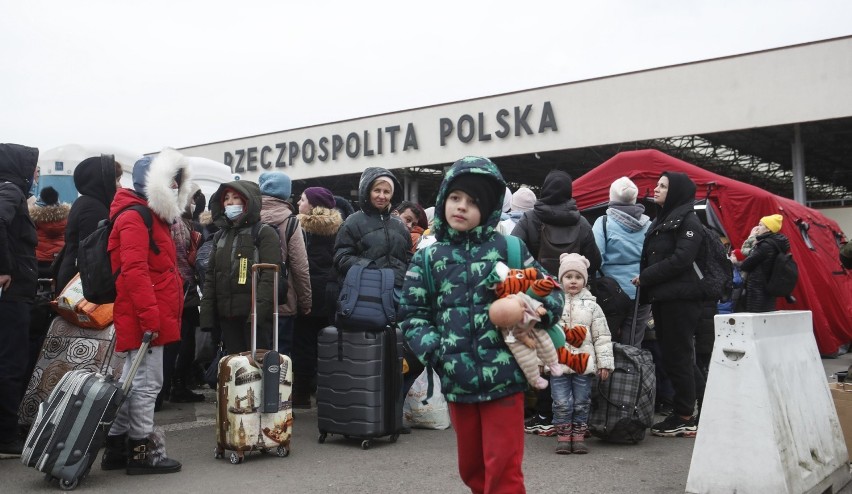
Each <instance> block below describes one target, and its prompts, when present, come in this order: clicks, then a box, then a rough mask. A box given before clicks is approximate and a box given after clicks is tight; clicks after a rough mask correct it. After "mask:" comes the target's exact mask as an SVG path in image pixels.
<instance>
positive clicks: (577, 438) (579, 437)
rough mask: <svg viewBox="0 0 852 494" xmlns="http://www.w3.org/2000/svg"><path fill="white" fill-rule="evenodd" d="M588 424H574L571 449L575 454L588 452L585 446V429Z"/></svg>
mask: <svg viewBox="0 0 852 494" xmlns="http://www.w3.org/2000/svg"><path fill="white" fill-rule="evenodd" d="M588 428H589V424H574V431H573V432H572V433H571V439H572V440H573V441H572V443H571V451H572V452H573V453H574V454H575V455H584V454H586V453H588V452H589V447H588V446H586V430H588Z"/></svg>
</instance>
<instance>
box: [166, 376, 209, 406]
mask: <svg viewBox="0 0 852 494" xmlns="http://www.w3.org/2000/svg"><path fill="white" fill-rule="evenodd" d="M169 401H171V402H172V403H200V402H202V401H204V395H203V394H199V393H194V392H193V391H192V390H191V389H189V388H188V387H187V386H186V382H185V381H184V380H183V379H182V378H180V377H175V378H174V379H172V391H171V393H169Z"/></svg>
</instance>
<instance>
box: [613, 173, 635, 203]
mask: <svg viewBox="0 0 852 494" xmlns="http://www.w3.org/2000/svg"><path fill="white" fill-rule="evenodd" d="M637 195H639V189H638V188H637V187H636V184H634V183H633V181H632V180H630V179H629V178H627V177H621V178H619V179H618V180H616V181H615V182H613V183H612V185H611V186H610V187H609V202H618V203H621V204H636V196H637Z"/></svg>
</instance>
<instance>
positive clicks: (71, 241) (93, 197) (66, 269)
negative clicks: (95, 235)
mask: <svg viewBox="0 0 852 494" xmlns="http://www.w3.org/2000/svg"><path fill="white" fill-rule="evenodd" d="M121 173H122V171H121V165H120V164H119V163H117V162H116V161H115V159H114V158H113V157H112V155H106V154H102V155H100V156H97V157H92V158H86V159H84V160H83V161H81V162H80V164H79V165H77V168H75V169H74V186H75V187H76V188H77V192H79V193H80V197H78V198H77V199H76V200H75V201H74V204H73V205H72V206H71V213H70V214H69V215H68V224H67V225H66V226H65V252H64V254H62V260H61V261H60V264H59V270H58V272H57V275H56V290H57V292H59V291H61V290H62V289H63V288H65V285H67V284H68V282H69V281H71V278H73V277H74V275H75V274H77V249H78V247H79V245H80V241H81V240H83V239H84V238H86V237H87V236H89V234H91V233H92V232H94V231H95V229H96V228H97V227H98V223H100V222H101V220H105V219H107V218H108V217H109V205H110V204H111V203H112V198H113V196H115V191H116V190H118V189H119V188H121V184H120V183H119V181H120V180H121Z"/></svg>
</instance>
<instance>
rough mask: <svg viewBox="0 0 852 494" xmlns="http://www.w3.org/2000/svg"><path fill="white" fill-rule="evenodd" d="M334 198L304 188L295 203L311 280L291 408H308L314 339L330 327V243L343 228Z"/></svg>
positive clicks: (296, 339) (299, 323)
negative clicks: (328, 288)
mask: <svg viewBox="0 0 852 494" xmlns="http://www.w3.org/2000/svg"><path fill="white" fill-rule="evenodd" d="M336 207H337V206H336V204H335V198H334V196H333V195H332V193H331V191H329V190H328V189H326V188H324V187H308V188H307V189H305V191H304V192H303V193H302V197H301V199H299V224H300V225H302V230H303V231H304V232H305V247H306V249H307V251H308V272H310V276H311V302H312V303H311V312H310V314H299V315H298V316H297V319H296V328H298V329H297V330H296V331H295V332H294V336H293V400H292V402H293V408H310V407H311V391H312V389H313V384H314V380H315V378H316V373H317V336H318V335H319V332H320V330H322V328H324V327H326V326H328V325H329V324H331V322H332V319H331V316H332V315H333V314H334V309H335V302H336V300H334V299H333V297H331V296H329V297H327V296H326V293H327V291H326V288H327V287H328V285H329V284H335V285H336V283H337V275H336V274H335V273H334V269H333V267H332V264H333V261H334V240H335V238H336V236H337V231H338V230H340V225H342V224H343V218H341V215H340V212H339V211H338V210H337V209H336Z"/></svg>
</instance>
